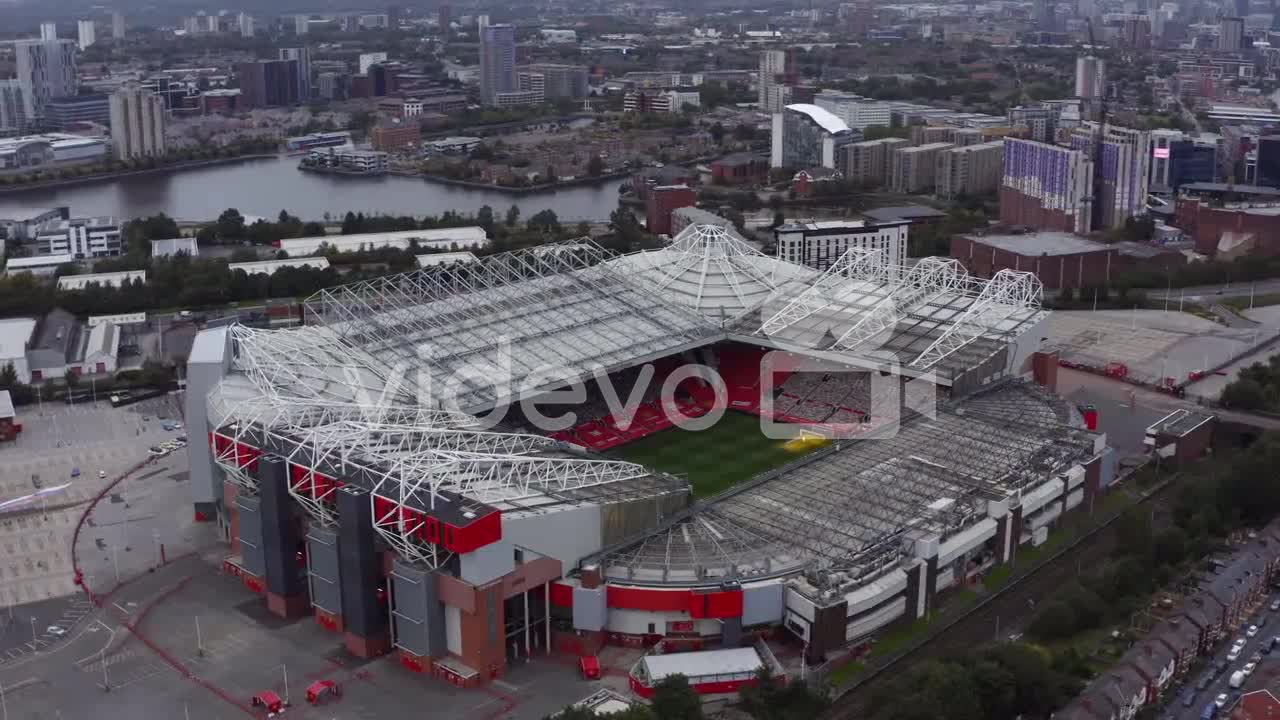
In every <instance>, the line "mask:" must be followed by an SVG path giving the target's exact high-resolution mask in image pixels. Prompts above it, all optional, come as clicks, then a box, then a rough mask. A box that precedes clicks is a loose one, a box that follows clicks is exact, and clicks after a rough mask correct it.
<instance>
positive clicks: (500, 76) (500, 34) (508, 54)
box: [480, 25, 519, 105]
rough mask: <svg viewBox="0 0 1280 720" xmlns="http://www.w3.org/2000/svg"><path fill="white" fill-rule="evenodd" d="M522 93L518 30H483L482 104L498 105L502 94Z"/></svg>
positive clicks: (505, 27)
mask: <svg viewBox="0 0 1280 720" xmlns="http://www.w3.org/2000/svg"><path fill="white" fill-rule="evenodd" d="M517 90H519V88H518V87H517V85H516V30H515V28H514V27H512V26H511V25H487V26H485V27H482V28H481V29H480V103H481V104H482V105H496V104H498V103H497V99H498V95H499V94H501V93H509V92H515V91H517Z"/></svg>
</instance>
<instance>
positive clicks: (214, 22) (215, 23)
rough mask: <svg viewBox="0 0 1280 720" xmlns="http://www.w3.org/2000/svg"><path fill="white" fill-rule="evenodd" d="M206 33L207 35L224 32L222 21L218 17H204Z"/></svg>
mask: <svg viewBox="0 0 1280 720" xmlns="http://www.w3.org/2000/svg"><path fill="white" fill-rule="evenodd" d="M203 19H204V28H203V29H204V31H205V32H207V33H218V32H222V19H221V18H220V17H218V16H217V15H205V16H204V18H203Z"/></svg>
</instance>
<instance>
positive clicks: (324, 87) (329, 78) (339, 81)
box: [316, 72, 351, 100]
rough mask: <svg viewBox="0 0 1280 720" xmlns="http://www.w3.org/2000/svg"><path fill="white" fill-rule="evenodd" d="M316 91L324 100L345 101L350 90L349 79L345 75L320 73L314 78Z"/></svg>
mask: <svg viewBox="0 0 1280 720" xmlns="http://www.w3.org/2000/svg"><path fill="white" fill-rule="evenodd" d="M316 90H317V92H318V93H319V95H320V97H322V98H324V99H325V100H346V99H347V95H348V93H349V92H350V90H351V77H350V76H349V75H347V74H346V73H335V72H325V73H320V75H319V76H318V77H317V78H316Z"/></svg>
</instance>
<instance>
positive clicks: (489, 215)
mask: <svg viewBox="0 0 1280 720" xmlns="http://www.w3.org/2000/svg"><path fill="white" fill-rule="evenodd" d="M476 223H477V224H479V225H480V227H482V228H484V229H485V232H489V231H490V230H492V229H493V208H491V207H489V206H488V205H481V206H480V209H479V210H478V211H476Z"/></svg>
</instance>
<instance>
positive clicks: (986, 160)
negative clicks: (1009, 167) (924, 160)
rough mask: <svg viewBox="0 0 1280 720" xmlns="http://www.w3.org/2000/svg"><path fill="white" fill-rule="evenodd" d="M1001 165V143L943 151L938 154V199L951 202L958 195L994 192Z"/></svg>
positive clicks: (1002, 168) (1002, 147)
mask: <svg viewBox="0 0 1280 720" xmlns="http://www.w3.org/2000/svg"><path fill="white" fill-rule="evenodd" d="M1003 163H1004V141H1003V140H1000V141H997V142H989V143H982V144H981V145H969V146H967V147H957V148H951V149H950V150H943V151H942V152H940V153H938V168H937V173H936V182H937V190H936V192H937V195H938V197H939V198H941V199H943V200H954V199H955V198H957V197H959V196H961V195H984V194H986V193H990V192H994V191H995V189H996V188H997V187H999V185H1000V178H1001V176H1002V175H1003V172H1004V164H1003Z"/></svg>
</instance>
